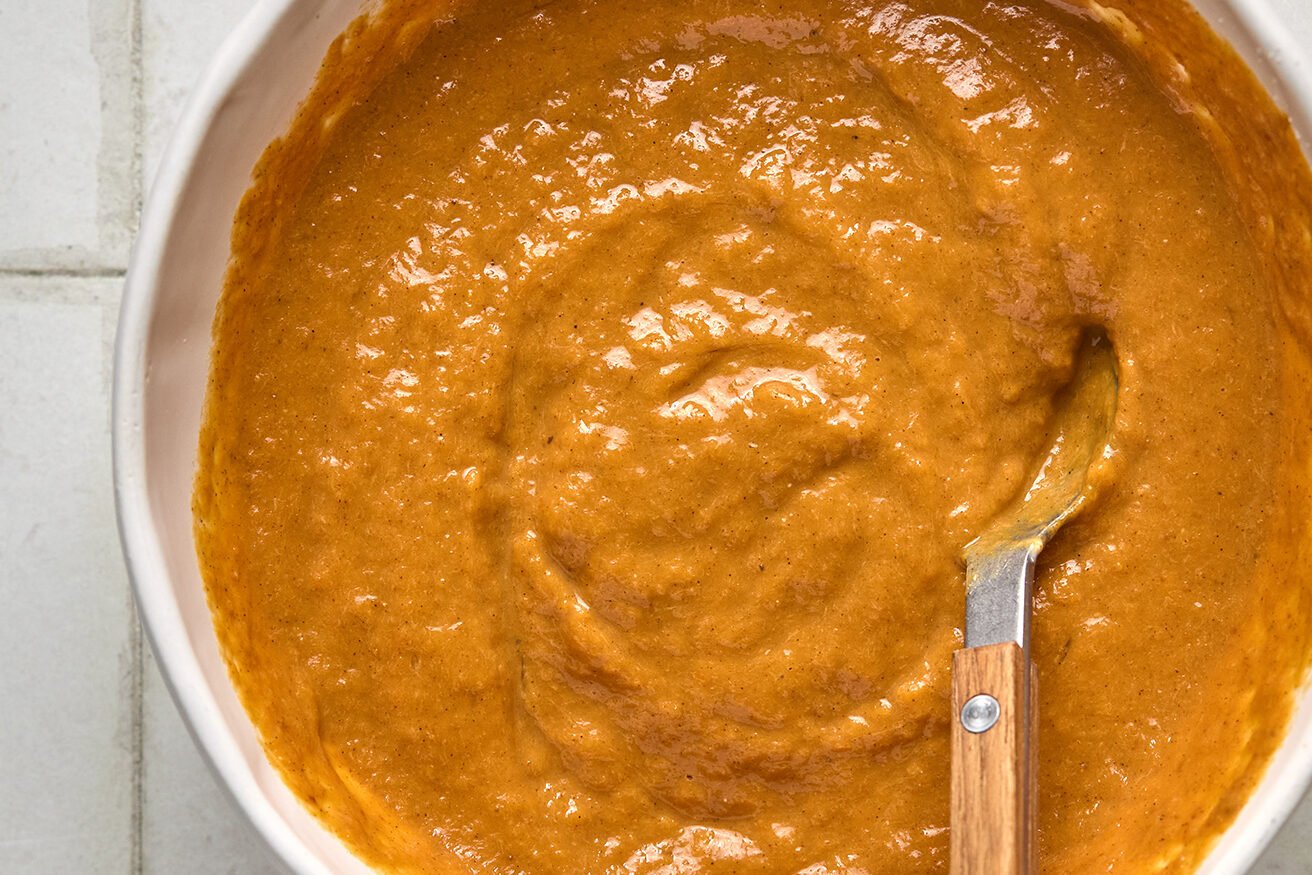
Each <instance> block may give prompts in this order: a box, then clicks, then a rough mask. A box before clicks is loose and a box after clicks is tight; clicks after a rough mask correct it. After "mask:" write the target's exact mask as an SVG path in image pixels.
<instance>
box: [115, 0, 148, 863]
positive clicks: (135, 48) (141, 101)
mask: <svg viewBox="0 0 1312 875" xmlns="http://www.w3.org/2000/svg"><path fill="white" fill-rule="evenodd" d="M142 2H143V0H128V12H129V15H130V21H131V24H130V27H131V33H130V34H129V38H128V39H129V43H128V51H129V55H128V75H129V76H130V77H131V84H130V86H129V88H130V97H129V100H130V102H131V107H132V132H131V138H132V151H131V161H132V170H131V180H132V181H131V183H130V184H131V189H130V191H131V194H130V195H129V203H130V204H131V207H130V209H131V215H130V217H129V225H128V233H129V235H130V236H131V237H134V238H135V237H136V234H137V229H138V227H139V225H140V222H141V211H142V207H143V204H144V190H145V182H144V180H143V179H142V174H143V166H144V158H143V157H142V156H143V152H144V151H145V145H144V144H145V130H146V101H145V86H144V81H145V64H144V62H143V55H144V45H143V34H144V28H143V24H142ZM125 275H126V273H125V272H124V273H118V274H115V276H125ZM127 597H128V599H129V601H132V613H131V616H132V629H131V637H132V650H133V657H132V658H133V673H132V706H131V707H132V857H131V860H130V864H129V865H130V866H131V872H132V875H144V873H145V871H146V859H145V853H146V841H145V832H146V829H145V821H146V719H145V683H146V682H145V668H146V658H145V657H146V654H145V645H144V641H143V639H144V637H145V636H144V635H143V633H142V628H141V618H140V617H138V616H137V610H136V602H135V601H134V600H133V599H132V594H131V593H130V592H129V593H127Z"/></svg>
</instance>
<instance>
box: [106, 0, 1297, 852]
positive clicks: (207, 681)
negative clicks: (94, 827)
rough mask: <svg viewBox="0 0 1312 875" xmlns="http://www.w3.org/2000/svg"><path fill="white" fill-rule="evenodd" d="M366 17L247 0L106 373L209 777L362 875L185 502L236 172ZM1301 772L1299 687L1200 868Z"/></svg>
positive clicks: (164, 204) (288, 844)
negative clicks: (239, 684) (283, 771)
mask: <svg viewBox="0 0 1312 875" xmlns="http://www.w3.org/2000/svg"><path fill="white" fill-rule="evenodd" d="M1195 2H1196V5H1197V6H1198V8H1199V9H1200V11H1202V12H1203V14H1204V15H1206V16H1207V18H1208V19H1209V20H1210V21H1211V22H1212V24H1213V26H1214V27H1215V28H1216V29H1217V30H1218V32H1220V33H1221V34H1222V35H1223V36H1225V37H1226V38H1228V39H1229V40H1230V41H1231V42H1232V43H1233V45H1234V46H1235V47H1236V48H1237V49H1238V50H1239V51H1240V53H1241V54H1242V55H1243V56H1244V58H1245V59H1246V60H1247V61H1248V63H1249V64H1250V66H1252V67H1253V69H1254V71H1255V72H1256V73H1257V74H1258V76H1259V77H1260V78H1261V79H1262V81H1263V83H1264V84H1265V85H1266V86H1267V88H1268V90H1269V91H1270V92H1271V93H1272V95H1273V97H1275V99H1276V101H1277V103H1279V104H1280V105H1281V106H1282V108H1284V109H1286V111H1288V112H1289V114H1290V116H1291V118H1292V119H1293V121H1294V124H1295V127H1296V128H1297V129H1298V130H1299V131H1300V133H1301V135H1302V137H1303V141H1304V143H1305V144H1306V143H1308V142H1312V112H1310V111H1309V108H1310V107H1312V73H1309V71H1308V70H1307V69H1305V68H1304V67H1303V66H1302V65H1303V61H1302V60H1301V59H1300V57H1299V55H1298V52H1297V49H1296V47H1295V46H1294V45H1293V44H1292V42H1291V41H1290V40H1289V37H1288V35H1287V34H1286V33H1284V32H1283V31H1282V30H1281V29H1280V27H1279V25H1278V24H1277V22H1276V21H1275V20H1274V18H1273V17H1272V16H1271V14H1270V12H1269V10H1268V9H1267V7H1266V6H1265V2H1264V0H1195ZM370 5H371V4H370V2H369V0H263V2H261V3H260V4H258V5H257V6H256V8H255V9H254V10H253V11H252V13H251V14H250V16H249V17H248V18H247V19H246V20H245V21H244V22H243V24H242V26H241V27H240V28H239V29H238V30H237V32H236V33H234V34H233V36H232V37H231V38H230V39H229V41H228V42H227V43H226V45H225V47H224V49H223V50H222V52H221V53H220V55H219V57H218V58H217V59H216V60H215V61H214V63H213V65H212V67H211V68H210V71H209V73H208V74H207V76H206V78H205V80H204V82H203V84H202V86H201V88H200V89H199V91H198V92H197V94H196V95H195V96H194V97H193V99H192V102H191V104H190V106H189V108H188V111H187V112H186V114H185V116H184V120H183V122H182V124H181V125H180V127H179V130H178V131H177V133H176V134H175V138H174V141H173V143H172V146H171V148H170V150H169V152H168V154H167V156H166V158H165V161H164V164H163V166H162V169H161V171H160V174H159V177H158V179H157V180H156V184H155V188H154V191H153V193H152V196H151V198H150V201H149V203H148V205H147V210H146V213H145V216H144V218H143V222H142V230H141V234H140V237H139V240H138V243H137V249H136V252H135V254H134V258H133V265H132V270H131V272H130V275H129V280H128V288H127V292H126V295H125V298H124V305H123V313H122V318H121V322H120V329H119V342H118V350H117V361H116V369H115V378H114V379H115V387H114V392H115V405H114V444H115V448H114V452H115V480H116V491H117V495H118V502H119V512H120V527H121V531H122V536H123V542H124V547H125V551H126V553H127V556H128V562H129V566H130V569H131V572H132V577H133V581H134V585H135V587H136V591H137V597H138V602H139V605H140V608H141V612H142V615H143V617H144V619H145V623H146V628H147V631H148V634H149V636H150V638H151V641H152V643H153V645H154V647H155V651H156V653H157V654H158V656H159V662H160V665H161V667H162V669H163V671H164V674H165V677H166V679H167V680H168V682H169V685H170V687H171V689H172V690H173V694H174V697H175V698H176V700H177V701H178V704H179V706H180V708H181V709H182V711H183V713H184V715H185V717H186V719H187V722H188V724H189V725H190V727H191V730H192V733H193V735H194V736H195V737H196V739H197V741H198V743H199V744H200V746H201V748H202V750H203V751H204V752H205V754H206V756H207V757H208V758H209V760H210V761H211V763H212V764H213V766H214V768H215V770H216V771H217V772H218V774H219V775H220V777H221V779H222V781H223V783H224V784H225V786H226V787H227V788H228V790H229V791H230V792H231V794H232V795H233V797H234V798H235V799H236V801H237V802H238V803H239V805H240V806H241V807H242V808H243V809H244V811H245V812H246V814H247V815H248V816H249V817H250V819H251V820H252V822H253V823H254V824H255V825H256V827H257V829H259V831H260V833H261V834H262V835H263V837H264V838H265V839H266V840H267V841H268V842H269V844H270V845H271V846H272V847H273V848H274V850H275V851H276V852H277V854H278V855H279V856H280V857H281V859H282V860H283V861H284V862H285V863H286V864H287V865H288V866H290V867H291V868H292V869H293V870H294V871H296V872H298V873H303V875H311V873H313V875H328V873H342V875H354V873H366V872H368V871H369V870H368V869H367V867H365V866H364V865H363V864H362V863H360V862H359V861H358V860H357V859H355V858H354V857H353V856H352V855H351V854H350V853H349V852H347V851H346V849H345V848H344V847H343V846H342V845H341V844H340V843H339V842H338V841H337V840H336V839H335V838H334V837H333V836H331V835H330V834H329V833H327V832H326V831H325V830H324V829H323V828H322V827H320V826H319V824H318V823H317V821H315V820H314V818H313V817H311V816H310V815H309V814H308V813H307V812H306V811H305V810H304V809H302V807H301V806H300V804H299V803H298V802H297V801H296V799H295V798H294V797H293V796H292V794H291V793H290V792H289V791H288V790H287V789H286V788H285V787H284V785H283V783H282V781H281V780H280V779H279V777H278V775H277V773H276V772H275V771H274V770H273V769H272V767H271V766H270V765H269V764H268V763H267V762H266V761H265V759H264V756H263V753H262V752H261V749H260V746H259V743H258V740H257V737H256V734H255V731H254V728H253V727H252V725H251V724H250V721H249V720H248V719H247V717H246V714H245V712H244V711H243V709H242V707H241V705H240V703H239V702H238V700H237V697H236V695H235V694H234V692H233V689H232V687H231V685H230V684H229V682H228V677H227V672H226V668H225V667H224V664H223V660H222V658H221V657H220V654H219V651H218V645H217V641H216V639H215V636H214V632H213V628H212V626H211V623H210V614H209V609H208V606H207V605H206V601H205V595H204V589H203V586H202V583H201V579H200V574H199V570H198V568H197V562H196V557H195V549H194V544H193V541H192V530H191V508H190V501H191V489H192V479H193V477H194V475H195V470H196V452H197V434H198V432H199V427H200V416H201V408H202V402H203V396H204V391H205V384H206V377H207V371H208V364H209V346H210V326H211V322H212V319H213V315H214V309H215V305H216V303H217V300H218V296H219V292H220V289H221V287H222V281H223V274H224V269H225V265H226V262H227V258H228V246H229V231H230V225H231V221H232V216H233V214H234V213H235V211H236V208H237V204H238V202H239V200H240V199H241V197H242V195H243V194H244V192H245V191H246V189H247V187H248V185H249V183H250V172H251V168H252V167H253V166H254V165H255V163H256V161H257V160H258V158H259V156H260V154H261V153H262V152H263V150H264V148H265V146H266V145H267V144H268V143H269V142H270V141H271V140H273V139H274V138H275V137H278V136H280V135H281V134H282V133H283V132H284V131H285V129H286V127H287V126H288V124H289V123H290V121H291V118H292V115H293V113H294V111H295V109H296V107H297V105H298V104H299V102H300V101H301V99H302V98H303V97H304V96H305V95H306V94H307V93H308V91H309V89H310V85H311V83H312V81H313V79H314V76H315V73H316V71H317V70H318V67H319V64H320V62H321V60H322V59H323V57H324V54H325V52H326V50H327V48H328V46H329V45H330V43H331V42H332V41H333V39H334V38H335V37H336V36H337V35H338V34H339V33H340V32H341V31H342V30H344V29H345V27H346V26H347V24H348V23H349V22H350V21H351V20H353V19H354V18H355V17H356V16H358V15H359V14H360V13H361V12H362V10H363V9H365V8H367V7H368V6H370ZM1305 149H1306V146H1305ZM1309 776H1312V689H1308V688H1305V689H1304V691H1303V693H1302V695H1301V697H1300V704H1299V707H1298V710H1297V712H1296V714H1295V716H1294V719H1293V723H1292V725H1291V727H1290V731H1289V735H1288V737H1287V740H1286V743H1285V745H1284V746H1283V747H1282V748H1281V750H1280V751H1279V753H1278V754H1277V756H1276V758H1275V759H1274V761H1273V762H1272V765H1271V768H1270V769H1269V771H1268V774H1267V776H1266V778H1265V779H1264V780H1263V782H1262V784H1261V785H1260V786H1259V788H1258V789H1257V791H1256V792H1255V793H1254V795H1253V796H1252V798H1251V799H1250V801H1249V803H1248V804H1247V806H1246V807H1245V808H1244V810H1243V812H1242V813H1241V814H1240V816H1239V818H1238V820H1236V822H1235V824H1234V826H1233V827H1232V828H1231V829H1230V830H1229V831H1228V832H1227V833H1226V834H1225V836H1224V837H1223V838H1222V839H1221V841H1220V842H1219V843H1218V845H1217V846H1216V848H1215V850H1214V852H1213V853H1212V855H1211V856H1210V857H1209V859H1208V860H1207V862H1206V863H1205V864H1204V866H1203V868H1202V870H1201V871H1202V872H1203V873H1207V875H1221V873H1239V872H1243V871H1245V870H1246V868H1247V867H1248V866H1249V865H1250V864H1251V863H1252V862H1253V860H1254V859H1256V857H1257V856H1258V854H1260V852H1261V850H1262V848H1263V847H1265V845H1266V843H1267V842H1268V841H1269V839H1270V837H1271V836H1272V835H1273V834H1274V833H1275V831H1276V830H1277V829H1278V828H1279V826H1280V824H1281V823H1282V822H1283V821H1284V819H1285V817H1286V816H1287V815H1288V813H1289V811H1290V810H1291V809H1292V808H1293V806H1294V805H1295V804H1296V803H1297V801H1298V799H1299V797H1300V796H1301V795H1302V792H1303V790H1304V789H1305V788H1306V786H1307V782H1308V779H1309Z"/></svg>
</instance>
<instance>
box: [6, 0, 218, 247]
mask: <svg viewBox="0 0 1312 875" xmlns="http://www.w3.org/2000/svg"><path fill="white" fill-rule="evenodd" d="M185 5H188V6H190V5H192V4H190V3H187V4H185ZM132 32H133V13H132V0H91V2H89V0H5V2H0V45H2V46H3V48H2V49H0V266H2V267H11V268H37V269H45V268H72V269H82V270H86V269H92V270H104V269H113V268H122V267H123V266H124V265H125V264H126V262H127V254H128V246H129V243H130V240H131V236H132V231H133V226H134V222H135V218H136V204H137V187H136V185H137V172H136V158H135V154H136V149H135V146H136V143H135V141H136V128H137V122H136V118H137V107H136V101H135V99H134V93H135V81H136V80H135V75H134V72H133V65H132V54H133V52H132Z"/></svg>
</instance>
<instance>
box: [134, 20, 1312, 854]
mask: <svg viewBox="0 0 1312 875" xmlns="http://www.w3.org/2000/svg"><path fill="white" fill-rule="evenodd" d="M305 2H311V0H257V2H256V3H255V5H254V6H253V7H252V8H251V9H250V10H249V11H248V12H247V13H246V14H245V15H244V16H243V17H242V19H241V21H240V22H239V24H238V25H237V27H236V28H235V29H234V30H233V31H232V32H231V33H230V34H229V35H228V36H227V37H226V39H224V40H223V42H222V43H221V46H220V48H219V50H218V52H217V53H216V54H215V56H214V57H213V59H212V60H211V61H210V63H209V65H208V66H207V67H206V70H205V72H204V74H203V76H202V77H201V78H200V80H199V81H198V84H197V85H196V87H195V89H194V90H193V92H192V94H191V96H190V98H189V99H188V100H187V102H186V104H185V107H184V109H183V111H182V113H181V116H180V120H179V122H178V124H177V127H176V128H175V129H174V132H173V134H172V136H171V138H170V140H169V143H168V146H167V148H166V150H165V152H164V155H163V158H162V160H161V163H160V165H159V169H158V171H157V173H156V175H155V179H154V182H153V184H152V186H151V190H150V194H149V196H148V198H147V199H146V201H145V204H144V208H143V210H142V214H141V221H140V227H139V230H138V233H137V237H136V240H135V242H134V245H133V249H132V254H131V258H130V261H129V266H128V271H127V277H126V280H125V283H124V289H123V297H122V301H121V304H120V308H119V319H118V328H117V333H116V338H115V344H114V356H113V363H114V366H113V383H112V401H111V439H112V460H113V481H114V500H115V507H116V509H117V519H118V530H119V539H120V542H121V546H122V549H123V554H124V558H125V561H126V564H127V570H128V576H129V579H130V581H131V584H132V589H133V593H134V596H135V600H136V603H137V608H138V611H139V613H140V615H141V618H142V626H143V629H144V632H145V636H146V638H147V639H148V640H149V642H150V644H151V646H152V648H153V649H154V652H155V654H156V655H157V657H158V664H159V669H160V672H161V674H162V675H163V678H164V681H165V684H166V686H167V687H168V689H169V692H170V693H171V695H172V697H173V699H174V702H175V703H176V705H177V707H178V709H179V711H180V712H181V714H182V717H183V721H184V723H185V724H186V726H187V729H188V731H189V733H190V734H191V736H192V738H193V740H194V742H195V743H196V745H197V747H198V749H199V750H200V753H201V755H202V757H203V759H204V760H205V762H206V763H207V765H208V766H209V768H210V770H211V772H212V773H213V774H214V775H215V777H216V778H217V779H218V782H217V783H218V784H219V786H220V787H221V788H222V789H223V791H224V793H226V795H227V796H228V797H229V798H230V799H231V800H232V801H233V802H234V803H235V804H236V805H237V807H238V808H239V809H240V810H241V812H242V813H243V815H244V816H245V819H246V821H247V822H248V823H249V824H251V825H252V826H253V827H254V829H255V831H256V833H257V834H258V835H259V836H260V838H261V839H262V840H263V841H264V843H265V844H266V845H267V846H268V848H269V849H271V850H272V851H273V852H274V854H275V855H276V857H277V859H278V860H279V862H281V863H282V864H283V865H284V866H286V867H288V868H289V869H290V870H291V871H292V872H294V873H297V875H333V871H332V870H331V869H330V868H329V867H328V866H327V865H326V864H325V863H324V862H323V861H322V860H320V859H319V858H318V857H317V856H316V855H315V854H314V852H313V851H311V850H310V847H309V846H308V845H307V844H306V843H305V842H304V841H302V840H301V838H300V837H298V836H297V834H296V833H295V832H294V831H293V829H292V828H291V826H290V825H289V824H288V823H287V821H286V820H285V819H284V818H283V817H282V816H281V815H280V814H279V813H278V812H277V810H276V809H275V808H274V806H273V805H272V804H271V802H270V800H269V798H268V796H267V795H266V793H265V791H264V790H263V789H262V788H261V787H260V785H259V784H258V782H257V781H256V780H255V779H254V776H253V775H252V774H251V773H250V771H249V769H248V768H247V766H246V763H245V760H244V757H243V756H242V753H241V751H240V750H239V748H238V745H237V742H236V740H235V738H234V737H233V736H232V735H231V733H230V732H228V731H227V729H226V726H225V724H224V721H223V718H222V715H221V712H220V709H219V705H218V702H217V700H216V698H215V696H214V694H213V693H212V691H211V689H210V687H209V686H208V683H207V681H206V678H205V676H204V674H203V672H202V670H201V667H200V661H199V659H198V658H197V654H196V651H195V649H194V648H193V647H192V645H191V643H190V640H189V638H188V635H187V631H186V628H185V626H184V623H183V618H182V613H181V610H180V606H179V603H178V600H177V598H176V596H175V592H174V587H173V584H172V581H171V575H170V573H169V571H168V568H167V565H166V563H165V560H164V549H163V541H162V538H161V535H160V531H159V529H158V528H157V526H156V523H155V519H154V515H153V514H152V512H151V507H150V499H149V481H148V476H147V472H148V465H147V460H146V446H145V432H144V422H145V400H146V394H147V393H146V384H147V377H148V365H149V362H148V361H147V356H146V351H147V345H148V340H149V336H150V329H151V325H152V316H153V315H154V313H155V311H156V305H157V302H158V300H159V298H160V281H161V272H162V268H163V262H164V255H165V252H166V250H167V249H168V247H169V243H170V241H171V239H172V237H173V234H174V233H175V220H176V217H177V213H178V208H179V204H180V201H181V199H182V195H183V193H184V192H185V191H186V189H187V187H188V186H189V184H190V183H191V181H192V178H193V176H194V173H195V168H196V162H197V159H198V158H199V157H200V154H201V147H202V145H203V142H204V139H205V135H206V133H207V132H208V130H209V129H210V127H211V125H212V124H213V123H214V121H215V120H216V118H217V116H218V114H219V110H220V109H221V107H222V106H223V104H224V103H225V101H226V100H227V98H228V97H229V95H230V94H231V93H232V92H233V90H234V88H235V86H236V85H237V83H238V81H239V80H240V78H241V76H242V75H243V74H244V73H245V71H246V70H247V68H248V66H249V65H250V64H251V62H252V61H253V60H255V59H256V58H257V57H258V56H260V55H261V54H262V53H263V52H264V51H265V50H266V49H267V47H268V45H269V43H270V42H271V40H272V37H273V35H274V33H275V31H276V30H277V29H278V26H279V24H280V23H282V22H283V21H284V19H285V18H287V16H288V15H289V14H290V13H292V12H293V11H294V10H295V9H297V8H298V7H299V6H300V5H301V4H303V3H305ZM1222 2H1223V3H1225V5H1226V7H1227V10H1228V12H1229V13H1230V15H1231V16H1232V17H1233V24H1234V26H1235V28H1236V30H1237V31H1239V32H1240V33H1241V34H1242V35H1244V36H1246V37H1247V38H1248V39H1249V40H1251V41H1252V43H1253V45H1255V46H1257V47H1259V48H1258V52H1259V57H1258V59H1256V60H1255V59H1253V58H1247V57H1246V58H1245V60H1246V61H1247V62H1248V63H1249V65H1250V67H1255V66H1256V64H1257V63H1258V62H1262V63H1265V64H1266V65H1268V66H1269V68H1270V72H1271V74H1272V76H1273V77H1274V79H1275V80H1276V82H1278V83H1279V85H1280V86H1281V88H1282V92H1283V93H1282V94H1276V93H1274V92H1271V90H1270V89H1267V90H1268V92H1269V93H1272V96H1273V98H1274V99H1276V101H1277V103H1278V104H1279V105H1280V107H1281V109H1282V110H1283V111H1284V112H1285V113H1286V114H1287V115H1288V116H1289V119H1290V122H1291V124H1292V126H1293V129H1294V131H1295V134H1296V136H1297V137H1298V139H1299V142H1300V143H1301V144H1302V145H1303V150H1304V153H1305V155H1307V156H1308V157H1309V160H1312V56H1309V55H1308V54H1306V53H1305V52H1304V50H1302V49H1301V48H1300V46H1299V45H1298V44H1297V42H1296V41H1295V39H1294V36H1293V34H1292V33H1290V31H1289V30H1288V28H1287V27H1286V26H1285V25H1284V24H1283V23H1282V20H1281V18H1280V17H1279V16H1278V15H1277V14H1276V12H1275V10H1274V9H1273V8H1272V6H1271V3H1270V0H1222ZM367 5H368V0H361V2H360V8H361V11H362V12H363V11H364V10H365V9H366V8H367ZM1241 54H1242V53H1241ZM1281 97H1283V98H1284V99H1283V100H1281V99H1280V98H1281ZM226 226H227V223H225V227H226ZM1300 702H1301V707H1312V688H1309V689H1305V690H1304V691H1303V693H1302V694H1301V696H1300ZM1304 736H1305V737H1303V738H1299V737H1298V736H1297V735H1296V734H1295V733H1294V731H1293V728H1292V726H1291V729H1290V730H1289V731H1287V733H1286V735H1285V737H1284V739H1283V741H1282V743H1281V748H1284V747H1286V746H1289V745H1291V744H1294V743H1295V742H1297V744H1296V747H1297V749H1296V750H1295V751H1294V757H1293V759H1294V761H1293V763H1292V764H1289V763H1286V764H1285V767H1284V768H1283V769H1282V770H1281V771H1280V773H1279V774H1278V775H1277V774H1274V772H1273V771H1272V770H1270V767H1268V772H1267V773H1265V774H1264V775H1263V777H1262V778H1261V782H1260V785H1259V786H1262V785H1267V786H1262V790H1263V793H1264V805H1263V814H1264V818H1263V820H1262V821H1260V822H1259V824H1258V827H1252V828H1250V829H1248V830H1247V831H1246V832H1245V833H1244V834H1243V835H1242V838H1241V840H1240V841H1238V842H1235V843H1234V844H1232V845H1231V846H1230V847H1228V848H1225V849H1224V851H1223V852H1221V853H1218V852H1220V851H1221V849H1220V848H1219V847H1214V848H1213V850H1212V852H1211V853H1209V856H1208V858H1207V860H1206V862H1205V863H1204V867H1205V868H1206V870H1207V871H1211V870H1212V867H1213V866H1218V867H1219V871H1223V872H1235V873H1238V872H1246V871H1248V869H1249V868H1251V866H1252V864H1253V863H1254V862H1256V860H1257V858H1258V857H1259V856H1260V855H1261V854H1262V852H1263V851H1264V850H1265V849H1266V848H1267V846H1268V845H1269V844H1270V842H1271V840H1272V839H1273V838H1274V837H1275V835H1276V833H1277V832H1278V831H1279V830H1280V828H1281V827H1282V826H1283V825H1284V823H1285V822H1286V821H1287V820H1288V818H1289V815H1290V814H1291V813H1292V812H1293V810H1294V809H1295V807H1297V805H1298V804H1299V802H1300V800H1301V799H1302V798H1303V796H1304V795H1305V793H1306V792H1307V791H1308V789H1309V787H1312V729H1309V730H1307V731H1305V732H1304ZM1245 805H1246V806H1247V802H1246V803H1245ZM1242 816H1243V813H1242V810H1241V814H1240V817H1242ZM1229 829H1233V825H1232V826H1231V827H1230V828H1228V830H1227V832H1226V833H1223V834H1222V835H1223V836H1225V835H1227V834H1228V833H1229Z"/></svg>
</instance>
